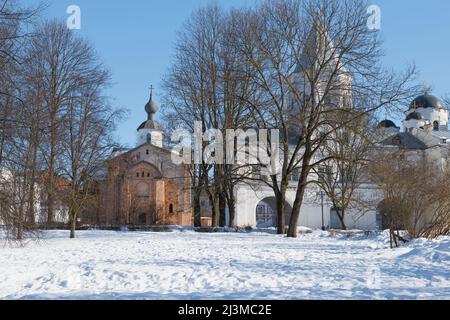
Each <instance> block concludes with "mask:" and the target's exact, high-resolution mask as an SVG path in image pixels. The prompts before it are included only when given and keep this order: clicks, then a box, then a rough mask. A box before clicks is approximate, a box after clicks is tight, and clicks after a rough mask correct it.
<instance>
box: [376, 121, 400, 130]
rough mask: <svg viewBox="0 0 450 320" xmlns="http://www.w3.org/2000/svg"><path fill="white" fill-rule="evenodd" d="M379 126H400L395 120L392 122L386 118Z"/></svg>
mask: <svg viewBox="0 0 450 320" xmlns="http://www.w3.org/2000/svg"><path fill="white" fill-rule="evenodd" d="M378 128H386V129H388V128H398V127H397V126H396V125H395V123H394V122H392V121H391V120H384V121H381V122H380V124H379V125H378Z"/></svg>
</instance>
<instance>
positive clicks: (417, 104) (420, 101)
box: [410, 93, 444, 109]
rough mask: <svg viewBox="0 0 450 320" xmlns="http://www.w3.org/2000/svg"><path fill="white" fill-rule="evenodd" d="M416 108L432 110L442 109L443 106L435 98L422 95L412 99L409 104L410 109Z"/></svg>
mask: <svg viewBox="0 0 450 320" xmlns="http://www.w3.org/2000/svg"><path fill="white" fill-rule="evenodd" d="M418 108H425V109H426V108H432V109H442V108H444V105H443V104H442V101H441V100H439V99H438V98H436V97H435V96H432V95H429V94H427V93H426V94H424V95H422V96H419V97H417V98H415V99H414V101H413V102H412V103H411V106H410V109H418Z"/></svg>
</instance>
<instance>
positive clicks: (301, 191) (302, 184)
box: [287, 157, 309, 238]
mask: <svg viewBox="0 0 450 320" xmlns="http://www.w3.org/2000/svg"><path fill="white" fill-rule="evenodd" d="M303 162H304V163H303V166H302V172H301V174H300V179H299V181H298V186H297V193H296V195H295V201H294V206H293V207H292V215H291V221H290V223H289V230H288V235H287V236H288V237H289V238H297V231H298V221H299V218H300V209H301V207H302V205H303V198H304V197H305V190H306V185H307V184H306V183H307V181H308V176H309V170H308V166H309V158H308V157H304V160H303Z"/></svg>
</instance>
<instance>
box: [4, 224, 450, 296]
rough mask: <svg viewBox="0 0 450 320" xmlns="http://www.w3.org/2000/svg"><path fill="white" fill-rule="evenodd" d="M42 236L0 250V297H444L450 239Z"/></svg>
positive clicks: (449, 276) (449, 292) (449, 289)
mask: <svg viewBox="0 0 450 320" xmlns="http://www.w3.org/2000/svg"><path fill="white" fill-rule="evenodd" d="M67 236H68V233H67V231H51V232H50V231H49V232H45V233H44V237H45V240H42V241H39V242H36V243H34V242H33V243H28V244H27V245H26V246H24V247H14V248H12V247H10V246H1V247H0V261H1V263H0V299H194V300H200V299H450V237H442V238H440V239H438V240H435V241H427V240H423V239H420V240H416V241H414V242H412V243H410V244H408V245H406V246H404V247H403V248H400V249H395V250H391V249H389V243H388V236H387V234H386V233H384V234H380V235H376V236H370V237H365V236H357V237H353V238H348V237H347V236H331V235H330V234H329V233H327V232H321V231H309V230H307V232H302V233H301V235H300V236H299V238H298V239H288V238H285V237H282V236H277V235H274V234H270V233H264V232H251V233H230V232H229V233H195V232H193V231H188V230H175V231H174V232H170V233H144V232H106V231H84V232H79V233H78V236H79V239H76V240H70V239H67Z"/></svg>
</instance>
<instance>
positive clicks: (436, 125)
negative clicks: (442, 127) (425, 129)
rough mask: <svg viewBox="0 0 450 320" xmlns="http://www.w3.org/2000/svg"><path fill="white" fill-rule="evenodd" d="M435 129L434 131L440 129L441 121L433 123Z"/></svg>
mask: <svg viewBox="0 0 450 320" xmlns="http://www.w3.org/2000/svg"><path fill="white" fill-rule="evenodd" d="M433 130H434V131H439V122H438V121H435V122H434V123H433Z"/></svg>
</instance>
